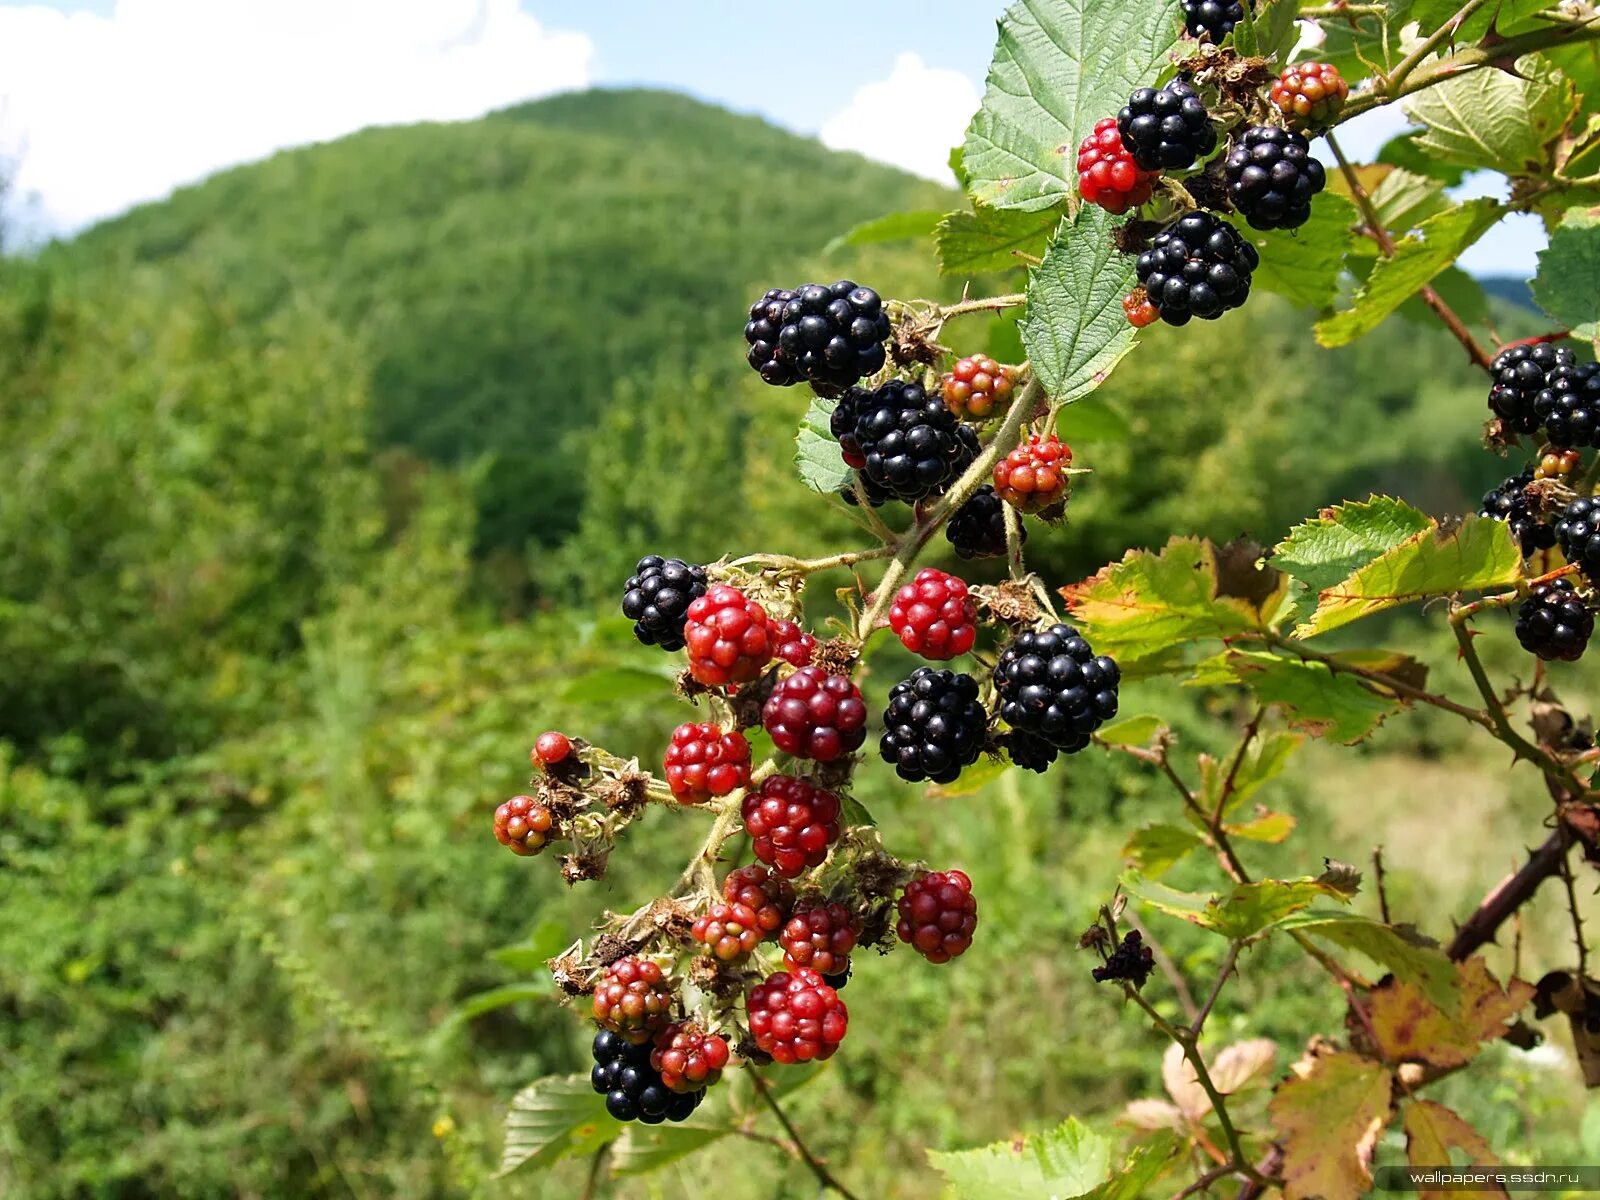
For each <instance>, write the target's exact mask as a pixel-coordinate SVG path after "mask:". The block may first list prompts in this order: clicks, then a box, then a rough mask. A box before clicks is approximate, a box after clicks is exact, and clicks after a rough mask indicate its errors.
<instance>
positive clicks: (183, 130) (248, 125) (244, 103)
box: [0, 0, 594, 230]
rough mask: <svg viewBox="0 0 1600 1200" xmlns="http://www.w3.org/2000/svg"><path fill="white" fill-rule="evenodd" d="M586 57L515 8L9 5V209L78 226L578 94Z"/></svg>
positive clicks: (137, 0) (580, 46) (4, 97)
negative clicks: (413, 133) (313, 147)
mask: <svg viewBox="0 0 1600 1200" xmlns="http://www.w3.org/2000/svg"><path fill="white" fill-rule="evenodd" d="M593 54H594V45H593V43H592V42H591V41H590V40H589V38H588V37H587V36H585V35H584V34H581V33H572V32H565V31H559V30H551V29H546V28H545V27H544V26H543V25H541V24H540V23H539V21H537V20H536V19H535V18H534V17H532V16H531V15H529V14H528V13H525V12H523V11H522V10H521V9H520V7H519V5H518V0H118V2H117V4H116V7H115V8H114V9H113V10H112V12H111V14H110V15H109V16H102V15H98V14H94V13H83V12H79V13H73V14H70V15H69V14H65V13H62V12H60V11H57V10H55V9H52V8H46V7H44V6H42V5H27V6H22V7H4V8H0V153H3V154H4V155H5V156H6V157H7V158H9V159H13V160H15V161H16V172H15V178H14V180H13V182H14V185H15V190H16V193H17V195H18V197H19V198H21V199H24V200H26V199H28V198H29V197H32V198H33V201H34V203H35V204H36V205H37V207H38V209H39V210H41V215H42V217H43V219H44V221H45V223H47V224H48V225H49V226H51V227H52V228H54V229H57V230H60V229H73V228H76V227H78V226H81V225H83V224H85V223H87V222H89V221H92V220H95V219H97V218H100V217H104V216H108V215H111V214H113V213H116V212H120V211H121V210H123V209H125V208H127V207H128V206H129V205H131V204H134V203H137V202H139V201H142V200H149V199H155V198H159V197H161V196H164V195H165V194H166V193H167V192H168V191H170V190H171V189H172V188H173V187H174V186H176V185H179V184H183V183H188V182H192V181H194V180H196V179H199V178H201V177H202V176H204V175H206V174H208V173H210V172H212V171H214V170H216V169H218V168H219V167H224V166H228V165H231V164H234V163H239V162H246V161H249V160H251V159H255V158H260V157H263V156H264V155H267V154H270V153H272V152H273V151H275V150H279V149H282V148H284V147H286V146H293V145H299V144H302V143H305V142H312V141H321V140H325V139H328V138H334V137H339V136H341V135H343V134H346V133H350V132H353V131H354V130H356V129H360V128H362V127H363V126H367V125H374V124H393V123H399V122H406V121H420V120H455V119H463V118H468V117H473V116H477V115H479V114H481V113H483V112H486V111H488V110H489V109H492V108H496V107H500V106H503V105H506V104H511V103H515V102H516V101H518V100H523V99H526V98H528V97H530V96H535V95H543V94H545V93H548V92H554V91H561V90H564V89H568V88H575V87H581V86H583V85H584V84H585V83H587V82H588V79H589V65H590V60H591V58H592V57H593Z"/></svg>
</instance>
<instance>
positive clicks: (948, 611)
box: [889, 567, 978, 662]
mask: <svg viewBox="0 0 1600 1200" xmlns="http://www.w3.org/2000/svg"><path fill="white" fill-rule="evenodd" d="M889 628H890V629H893V630H894V632H895V636H896V637H898V638H899V639H900V643H901V645H903V646H905V648H906V649H907V650H909V651H911V653H913V654H920V655H922V657H923V658H931V659H933V660H934V661H936V662H937V661H939V660H942V659H947V658H954V657H956V655H958V654H965V653H966V652H967V651H968V650H971V649H972V646H973V643H974V642H976V641H977V640H978V606H977V605H976V604H975V603H974V602H973V600H972V597H971V596H970V595H968V594H967V585H966V584H965V583H964V582H962V581H961V580H959V579H957V578H956V577H955V576H954V575H947V574H945V573H944V572H943V571H941V570H938V569H937V568H935V567H924V568H923V569H922V570H920V571H918V572H917V577H916V578H915V579H913V580H912V581H911V582H910V583H908V584H906V586H905V587H903V588H901V589H900V590H899V591H898V592H896V593H895V597H894V603H892V604H891V605H890V606H889Z"/></svg>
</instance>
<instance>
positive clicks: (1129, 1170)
mask: <svg viewBox="0 0 1600 1200" xmlns="http://www.w3.org/2000/svg"><path fill="white" fill-rule="evenodd" d="M1187 1148H1188V1143H1187V1142H1186V1141H1185V1140H1184V1139H1182V1138H1179V1137H1178V1136H1177V1135H1176V1134H1173V1133H1169V1132H1163V1133H1159V1134H1157V1135H1156V1136H1154V1137H1152V1138H1148V1139H1146V1140H1145V1141H1143V1142H1141V1143H1140V1144H1139V1145H1137V1146H1135V1147H1134V1148H1133V1149H1132V1150H1131V1151H1129V1153H1128V1158H1127V1161H1125V1162H1124V1163H1123V1164H1122V1166H1121V1167H1120V1168H1119V1169H1118V1170H1117V1171H1115V1172H1114V1173H1113V1174H1112V1176H1111V1178H1110V1179H1108V1180H1106V1181H1105V1182H1104V1183H1102V1184H1101V1185H1100V1186H1099V1187H1097V1188H1095V1189H1094V1190H1093V1191H1091V1192H1087V1193H1085V1194H1084V1196H1083V1200H1137V1198H1138V1197H1139V1196H1142V1195H1143V1194H1144V1193H1145V1192H1147V1191H1148V1190H1149V1188H1150V1185H1151V1184H1153V1183H1154V1182H1155V1181H1156V1180H1158V1179H1160V1178H1162V1177H1163V1176H1164V1175H1166V1174H1167V1173H1168V1172H1169V1171H1171V1170H1172V1168H1173V1167H1175V1166H1177V1165H1178V1163H1179V1162H1181V1161H1183V1159H1184V1156H1185V1151H1186V1150H1187Z"/></svg>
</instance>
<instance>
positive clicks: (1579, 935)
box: [1556, 811, 1589, 978]
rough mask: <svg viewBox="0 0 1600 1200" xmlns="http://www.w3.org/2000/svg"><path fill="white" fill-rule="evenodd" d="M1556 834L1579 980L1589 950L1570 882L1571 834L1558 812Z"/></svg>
mask: <svg viewBox="0 0 1600 1200" xmlns="http://www.w3.org/2000/svg"><path fill="white" fill-rule="evenodd" d="M1556 833H1557V835H1558V836H1559V837H1560V838H1561V882H1562V884H1563V885H1565V887H1566V889H1567V912H1568V913H1570V914H1571V916H1572V940H1573V942H1575V943H1576V944H1577V947H1578V969H1577V972H1576V973H1577V975H1578V977H1579V978H1583V977H1584V976H1586V975H1587V974H1588V960H1589V948H1588V946H1587V945H1585V943H1584V940H1583V918H1582V917H1580V916H1579V915H1578V893H1577V891H1576V889H1575V888H1574V887H1573V882H1572V859H1571V856H1570V855H1569V854H1568V853H1567V852H1568V850H1569V849H1570V848H1571V846H1572V834H1571V832H1570V831H1569V829H1568V828H1567V823H1566V821H1564V820H1562V817H1561V813H1560V812H1559V811H1558V812H1557V813H1556Z"/></svg>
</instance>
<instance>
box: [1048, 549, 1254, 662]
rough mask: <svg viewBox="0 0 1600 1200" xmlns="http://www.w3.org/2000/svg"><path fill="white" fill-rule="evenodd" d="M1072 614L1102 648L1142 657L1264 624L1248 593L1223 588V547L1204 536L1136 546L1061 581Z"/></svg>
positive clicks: (1105, 651)
mask: <svg viewBox="0 0 1600 1200" xmlns="http://www.w3.org/2000/svg"><path fill="white" fill-rule="evenodd" d="M1061 594H1062V595H1063V596H1064V597H1065V598H1066V600H1067V603H1068V605H1069V606H1070V607H1071V609H1072V613H1073V617H1074V618H1075V619H1076V620H1077V621H1079V622H1080V623H1081V624H1083V625H1084V626H1086V627H1087V628H1088V630H1089V636H1090V638H1091V640H1092V641H1093V642H1094V644H1095V647H1096V648H1097V649H1098V650H1099V651H1100V652H1101V653H1102V654H1109V655H1111V656H1112V657H1114V658H1119V660H1120V658H1122V657H1126V658H1127V659H1129V660H1130V661H1131V660H1136V659H1141V658H1145V657H1147V656H1151V655H1157V654H1161V653H1163V652H1165V651H1168V650H1172V649H1175V648H1181V647H1184V646H1187V645H1189V644H1190V643H1192V642H1194V641H1196V640H1199V639H1203V638H1220V637H1226V636H1228V635H1229V634H1234V633H1240V632H1243V631H1244V630H1246V629H1254V628H1260V627H1261V626H1262V623H1263V618H1262V615H1261V613H1260V612H1259V610H1257V609H1256V608H1255V607H1254V606H1253V605H1252V604H1251V603H1250V602H1249V601H1248V600H1246V599H1243V598H1241V597H1238V596H1228V595H1223V594H1221V583H1220V582H1219V579H1218V573H1217V557H1216V550H1215V548H1214V547H1213V546H1212V545H1211V543H1210V542H1206V541H1201V540H1200V539H1198V538H1174V539H1173V540H1172V541H1170V542H1168V543H1167V544H1166V546H1165V547H1163V548H1162V550H1161V553H1160V554H1152V553H1151V552H1150V551H1148V550H1130V551H1128V553H1127V555H1126V556H1125V557H1124V558H1123V559H1122V561H1121V562H1116V563H1112V564H1111V565H1110V566H1108V567H1105V568H1104V569H1103V570H1101V571H1100V572H1099V573H1098V574H1096V575H1093V576H1091V577H1090V578H1088V579H1086V580H1084V581H1083V582H1082V583H1077V584H1073V585H1071V586H1069V587H1064V588H1062V589H1061Z"/></svg>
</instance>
